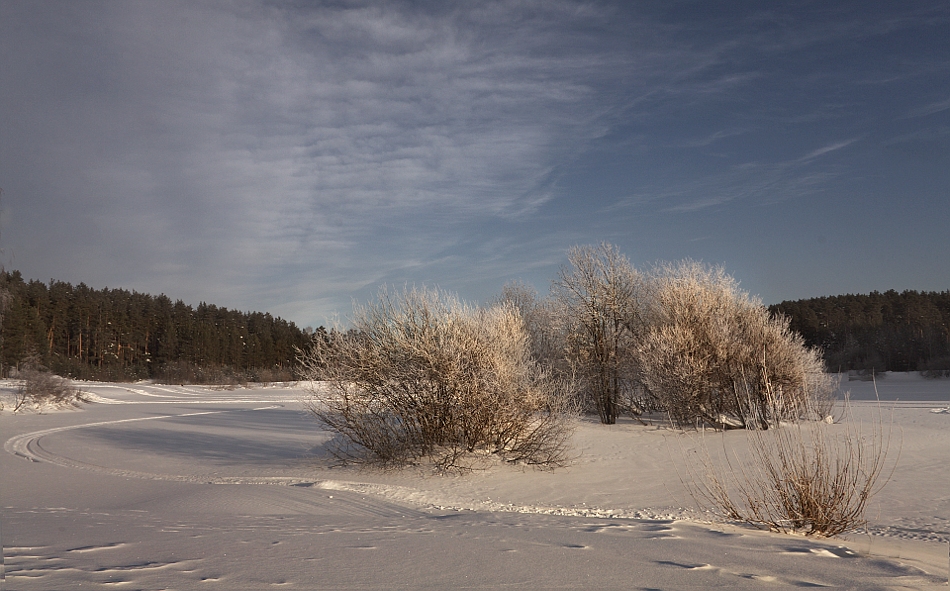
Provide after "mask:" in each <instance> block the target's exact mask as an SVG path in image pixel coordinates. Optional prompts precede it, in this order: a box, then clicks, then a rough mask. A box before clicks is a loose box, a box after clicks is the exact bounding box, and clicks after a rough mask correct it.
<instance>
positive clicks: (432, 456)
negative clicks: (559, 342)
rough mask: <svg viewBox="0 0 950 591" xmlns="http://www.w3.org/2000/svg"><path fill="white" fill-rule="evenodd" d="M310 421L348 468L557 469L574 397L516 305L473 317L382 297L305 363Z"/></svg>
mask: <svg viewBox="0 0 950 591" xmlns="http://www.w3.org/2000/svg"><path fill="white" fill-rule="evenodd" d="M301 365H302V366H303V372H302V373H303V377H304V378H305V379H314V380H323V382H322V383H318V384H315V385H314V386H313V387H312V390H311V396H310V398H309V400H308V401H307V406H308V408H309V410H310V412H312V413H313V415H314V416H316V417H317V418H318V419H319V420H320V421H321V422H322V423H323V424H324V425H326V426H327V427H329V428H330V429H331V430H333V431H336V432H337V433H338V434H339V435H340V436H341V437H340V438H339V440H340V444H339V445H338V446H337V447H336V449H335V450H334V451H335V453H336V454H337V456H338V457H340V458H341V459H345V460H357V461H370V462H375V463H381V464H384V465H405V464H410V463H415V462H418V461H421V460H429V461H433V462H434V463H435V464H436V465H437V466H439V467H441V468H447V469H459V468H466V467H470V466H471V465H472V462H473V460H474V458H476V457H478V456H486V455H491V454H494V455H497V456H499V457H501V458H504V459H505V460H509V461H522V462H526V463H530V464H537V465H542V466H553V465H558V464H560V463H563V462H564V461H565V459H566V450H567V439H568V436H569V434H570V425H571V420H570V412H569V404H568V400H569V396H568V392H567V391H566V390H567V388H566V386H565V385H564V383H562V382H559V381H558V380H555V379H553V378H551V377H550V374H549V373H546V372H545V371H544V370H543V369H542V368H541V367H540V366H539V365H538V364H537V363H536V362H535V361H534V360H533V359H532V358H531V354H530V348H529V338H528V333H527V331H526V329H525V325H524V322H523V320H522V318H521V316H520V314H519V313H518V312H517V310H516V309H515V308H514V307H512V306H510V305H496V306H493V307H490V308H477V307H473V306H468V305H466V304H463V303H462V302H460V301H459V300H458V299H456V298H455V297H454V296H451V295H449V294H447V293H445V292H441V291H438V290H429V289H406V290H403V291H402V292H399V293H391V292H388V291H382V292H381V293H380V295H379V297H378V298H377V300H376V301H374V302H372V303H370V304H367V305H365V306H361V307H358V308H357V309H356V311H355V313H354V318H353V326H352V329H351V330H349V331H345V332H342V331H332V332H330V333H329V334H327V335H326V336H324V337H321V338H318V339H315V340H314V343H313V345H312V347H311V349H309V350H308V351H306V352H305V353H304V354H303V355H302V356H301Z"/></svg>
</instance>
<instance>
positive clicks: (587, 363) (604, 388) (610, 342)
mask: <svg viewBox="0 0 950 591" xmlns="http://www.w3.org/2000/svg"><path fill="white" fill-rule="evenodd" d="M568 260H569V262H570V265H569V266H567V267H564V268H562V269H561V272H560V274H559V275H558V279H557V280H555V281H554V284H553V287H552V294H553V296H554V300H555V301H556V302H558V303H559V310H560V312H561V313H562V321H563V325H564V327H565V332H566V338H565V340H564V346H565V349H564V353H563V354H564V355H565V357H566V359H567V360H568V361H569V362H570V364H571V365H572V366H573V367H574V368H575V370H576V372H577V375H578V377H579V378H580V380H581V386H582V389H581V391H582V392H584V393H585V394H586V399H585V401H584V402H585V403H586V405H587V406H588V407H592V408H593V409H594V410H596V411H597V413H598V415H599V416H600V420H601V422H602V423H605V424H613V423H615V422H616V421H617V417H618V416H619V415H621V414H623V413H627V412H628V413H631V414H633V415H635V416H636V415H639V414H641V413H642V412H643V411H644V410H645V406H646V404H645V401H644V399H643V392H642V389H641V388H640V387H639V386H640V382H639V380H638V373H639V369H640V367H639V359H638V356H637V355H636V352H637V345H638V344H639V342H640V340H641V339H642V336H643V334H644V331H645V327H646V324H645V319H644V317H643V314H642V312H643V305H642V304H643V302H644V301H645V300H646V295H647V292H646V289H647V283H646V281H645V278H644V277H643V276H642V275H641V274H640V273H639V272H637V270H636V269H634V268H633V266H632V265H631V264H630V261H628V260H627V258H626V257H625V256H623V255H622V254H621V253H620V251H619V250H617V248H615V247H614V246H611V245H609V244H601V245H600V246H597V247H594V246H580V247H574V248H572V249H571V250H570V252H569V253H568Z"/></svg>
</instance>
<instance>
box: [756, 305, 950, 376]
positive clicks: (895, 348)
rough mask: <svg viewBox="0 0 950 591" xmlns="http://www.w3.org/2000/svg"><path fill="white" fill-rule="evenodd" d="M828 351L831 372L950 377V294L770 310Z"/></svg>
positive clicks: (781, 306)
mask: <svg viewBox="0 0 950 591" xmlns="http://www.w3.org/2000/svg"><path fill="white" fill-rule="evenodd" d="M769 311H770V312H772V313H773V314H775V313H781V314H784V315H785V316H787V317H788V318H789V319H790V320H791V328H792V329H793V330H795V331H797V332H799V333H800V334H801V335H802V336H803V337H804V338H805V341H806V342H807V343H808V344H809V345H812V346H816V347H820V348H821V349H822V350H823V351H824V357H825V363H826V364H827V366H828V369H829V370H830V371H846V370H866V371H872V370H873V371H877V372H883V371H919V372H921V373H922V374H924V375H927V376H931V377H940V376H950V291H942V292H917V291H904V292H900V293H898V292H896V291H893V290H890V291H886V292H884V293H879V292H876V291H875V292H871V293H870V294H868V295H842V296H830V297H822V298H811V299H807V300H798V301H794V302H782V303H781V304H775V305H773V306H769Z"/></svg>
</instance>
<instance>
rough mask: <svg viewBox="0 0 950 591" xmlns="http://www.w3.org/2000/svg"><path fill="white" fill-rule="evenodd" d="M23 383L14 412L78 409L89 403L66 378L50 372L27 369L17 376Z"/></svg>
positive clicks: (14, 402)
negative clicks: (71, 407)
mask: <svg viewBox="0 0 950 591" xmlns="http://www.w3.org/2000/svg"><path fill="white" fill-rule="evenodd" d="M17 377H18V378H20V379H21V380H23V381H22V383H21V384H20V386H19V388H17V390H16V392H15V393H14V398H13V412H18V411H20V410H41V409H42V408H43V407H52V408H65V407H70V406H74V407H78V406H79V404H80V403H83V402H88V400H87V399H86V396H85V394H83V392H82V391H81V390H79V389H78V388H76V387H74V386H73V385H72V382H70V381H69V380H68V379H66V378H61V377H59V376H58V375H55V374H52V373H50V372H48V371H43V370H38V369H25V370H22V371H20V372H19V373H18V374H17Z"/></svg>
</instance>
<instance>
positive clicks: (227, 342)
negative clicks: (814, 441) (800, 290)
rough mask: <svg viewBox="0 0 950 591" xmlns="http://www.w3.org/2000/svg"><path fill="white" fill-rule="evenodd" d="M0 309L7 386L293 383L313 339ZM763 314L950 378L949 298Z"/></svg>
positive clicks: (851, 362) (814, 305)
mask: <svg viewBox="0 0 950 591" xmlns="http://www.w3.org/2000/svg"><path fill="white" fill-rule="evenodd" d="M4 293H5V294H6V295H4ZM0 311H2V315H0V319H2V330H0V376H2V377H7V376H8V375H10V373H11V370H16V369H18V368H22V367H24V366H25V365H33V366H43V367H46V368H48V369H50V370H51V371H53V372H54V373H57V374H59V375H63V376H67V377H72V378H77V379H95V380H108V381H133V380H139V379H157V380H162V381H167V382H181V383H186V382H193V383H194V382H212V383H220V382H232V383H233V382H235V381H276V380H290V379H293V366H294V363H295V357H296V350H295V348H298V347H299V348H303V347H305V346H306V345H307V344H308V343H309V342H310V336H309V335H308V332H309V330H308V331H304V330H301V329H300V328H298V327H297V326H296V325H294V323H292V322H288V321H286V320H283V319H281V318H275V317H273V316H271V315H270V314H266V313H261V312H240V311H236V310H228V309H227V308H219V307H217V306H214V305H211V304H207V303H204V302H202V303H200V304H199V305H198V307H197V308H192V307H191V306H189V305H186V304H185V303H183V302H182V301H181V300H178V301H175V302H173V301H172V300H171V299H170V298H169V297H167V296H165V295H164V294H163V295H158V296H152V295H148V294H142V293H137V292H134V291H133V292H129V291H127V290H124V289H101V290H97V289H93V288H90V287H87V286H86V285H85V284H84V283H80V284H79V285H77V286H73V285H71V284H69V283H65V282H62V281H50V282H49V283H48V284H45V283H43V282H40V281H36V280H30V281H24V280H23V278H22V276H21V275H20V273H19V272H18V271H11V272H5V271H0ZM769 311H770V312H772V313H773V314H775V313H781V314H784V315H785V316H787V317H788V318H789V319H790V320H791V328H792V329H793V330H795V331H797V332H798V333H800V334H801V335H802V336H803V337H804V339H805V342H806V343H807V344H808V345H811V346H817V347H820V348H821V349H822V350H823V352H824V357H825V361H826V363H827V366H828V369H829V370H830V371H848V370H875V371H879V372H882V371H921V372H930V373H932V374H933V375H941V374H942V375H947V374H948V373H950V291H944V292H917V291H904V292H896V291H893V290H890V291H886V292H884V293H879V292H872V293H870V294H867V295H850V294H849V295H842V296H828V297H819V298H810V299H804V300H797V301H785V302H781V303H780V304H774V305H772V306H769ZM318 330H322V328H320V329H318Z"/></svg>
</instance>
